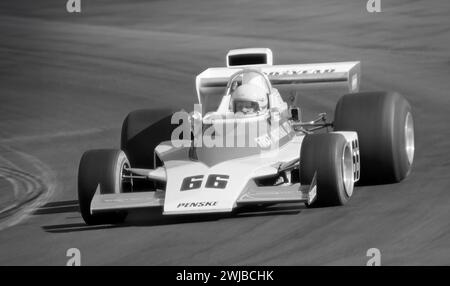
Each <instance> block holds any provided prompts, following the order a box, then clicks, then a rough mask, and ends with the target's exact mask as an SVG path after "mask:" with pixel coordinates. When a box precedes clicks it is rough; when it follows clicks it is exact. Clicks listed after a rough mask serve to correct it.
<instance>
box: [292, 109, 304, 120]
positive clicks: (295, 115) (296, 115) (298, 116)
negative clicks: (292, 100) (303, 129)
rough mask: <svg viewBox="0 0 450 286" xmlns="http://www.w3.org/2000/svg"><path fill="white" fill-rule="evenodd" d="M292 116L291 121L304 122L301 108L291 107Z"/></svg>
mask: <svg viewBox="0 0 450 286" xmlns="http://www.w3.org/2000/svg"><path fill="white" fill-rule="evenodd" d="M289 111H290V114H291V119H292V120H294V121H301V120H302V112H301V110H300V107H296V106H295V107H291V108H290V110H289Z"/></svg>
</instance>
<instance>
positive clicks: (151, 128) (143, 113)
mask: <svg viewBox="0 0 450 286" xmlns="http://www.w3.org/2000/svg"><path fill="white" fill-rule="evenodd" d="M172 114H173V112H172V111H171V110H168V109H155V110H153V109H140V110H135V111H132V112H130V113H129V114H128V115H127V117H126V118H125V120H124V122H123V124H122V134H121V141H120V146H121V149H122V150H123V151H124V152H125V153H126V155H127V157H128V158H129V160H130V163H131V166H132V167H133V168H145V169H153V168H154V167H155V165H157V163H158V162H155V160H154V149H155V148H156V146H158V144H160V143H161V142H162V141H167V140H170V139H171V135H172V131H173V130H174V129H175V128H176V127H177V125H172V124H171V118H172ZM155 163H156V164H155Z"/></svg>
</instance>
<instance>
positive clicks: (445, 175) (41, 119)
mask: <svg viewBox="0 0 450 286" xmlns="http://www.w3.org/2000/svg"><path fill="white" fill-rule="evenodd" d="M93 2H95V3H93ZM381 2H382V9H383V12H382V13H376V14H369V13H368V12H367V11H366V10H365V4H366V3H365V1H356V0H355V1H324V0H320V1H317V0H315V1H302V2H301V3H300V1H294V0H283V1H273V0H270V1H267V0H258V1H251V0H248V1H243V0H242V1H196V0H194V1H181V0H179V1H126V3H125V2H124V1H83V0H82V13H81V14H77V15H74V14H68V13H67V12H66V11H65V1H16V0H15V1H12V0H11V1H1V3H0V146H1V147H0V158H1V159H0V165H1V169H0V172H1V174H2V176H0V191H1V192H0V199H1V204H0V206H1V207H2V208H3V207H6V206H8V205H9V206H11V203H12V202H14V198H17V197H20V202H21V203H20V205H18V206H17V208H16V209H13V210H12V211H10V212H9V213H6V215H3V216H2V217H0V219H1V220H0V228H2V230H1V231H0V265H65V264H66V261H67V260H68V258H67V257H66V251H67V249H69V248H73V247H76V248H78V249H80V251H81V254H82V264H83V265H249V264H251V265H253V264H256V265H342V264H349V265H365V264H366V262H367V260H368V257H366V251H367V250H368V249H369V248H373V247H376V248H378V249H380V251H381V255H382V257H381V262H382V264H383V265H405V264H407V265H417V264H420V265H429V264H438V265H442V264H444V265H449V264H450V207H449V206H450V191H449V189H450V155H449V151H450V140H449V138H450V128H449V120H450V96H449V95H450V94H449V90H450V81H449V71H450V57H449V44H450V20H449V18H448V15H449V14H450V3H449V2H448V1H447V0H442V1H395V2H396V3H395V4H394V3H392V1H389V2H387V1H381ZM254 46H258V47H259V46H260V47H270V48H271V49H272V50H273V51H274V60H275V63H280V64H289V63H310V62H328V61H347V60H361V61H362V90H396V91H399V92H401V93H402V94H403V95H404V96H406V97H407V99H408V100H409V101H410V102H411V104H412V106H413V110H414V116H415V118H414V119H415V128H416V154H415V162H414V168H413V171H412V173H411V175H410V177H409V178H407V179H406V180H405V181H404V182H402V183H400V184H393V185H381V186H369V187H361V188H358V189H357V191H356V193H354V196H353V198H352V199H351V201H350V203H349V204H348V205H346V206H345V207H333V208H322V209H305V208H304V207H302V206H301V205H295V204H293V205H288V206H282V205H280V206H274V207H272V209H271V211H270V212H269V211H264V210H251V211H250V210H249V211H247V212H244V213H241V214H235V215H229V216H218V217H216V216H214V217H192V218H189V219H178V218H177V219H173V218H164V217H161V216H158V214H157V213H155V212H148V211H147V212H144V211H140V212H133V213H131V214H130V216H129V218H128V219H127V221H126V222H125V224H124V225H120V226H115V227H113V226H95V227H89V226H86V225H85V224H84V223H83V220H82V219H81V216H80V214H79V212H78V207H77V201H76V199H77V197H76V180H77V167H78V163H79V159H80V157H81V154H82V153H83V152H84V151H85V150H87V149H92V148H104V147H118V146H119V138H120V126H121V123H122V120H123V119H124V117H125V116H126V114H127V113H128V112H129V111H131V110H134V109H138V108H142V107H163V106H172V107H176V108H185V109H187V110H192V108H193V103H194V100H195V93H194V78H195V75H196V74H198V73H199V72H201V71H202V70H203V69H205V68H207V67H211V66H223V64H224V55H225V53H226V52H227V51H228V50H229V49H231V48H238V47H254ZM335 100H337V97H336V98H321V97H320V96H309V95H305V96H304V98H303V107H304V108H307V109H309V110H310V111H311V112H321V111H328V112H330V111H332V110H333V108H334V104H335V102H336V101H335ZM24 190H25V192H27V191H28V192H30V194H29V197H27V195H24V193H23V192H24ZM14 191H16V192H17V193H16V195H17V196H16V197H14V193H13V192H14ZM16 202H17V200H16Z"/></svg>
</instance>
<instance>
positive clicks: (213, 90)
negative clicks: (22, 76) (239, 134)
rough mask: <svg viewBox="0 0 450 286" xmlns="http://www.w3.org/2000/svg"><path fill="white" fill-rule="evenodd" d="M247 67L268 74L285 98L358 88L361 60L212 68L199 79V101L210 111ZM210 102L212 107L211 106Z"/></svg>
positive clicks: (197, 81)
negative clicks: (233, 77) (233, 78)
mask: <svg viewBox="0 0 450 286" xmlns="http://www.w3.org/2000/svg"><path fill="white" fill-rule="evenodd" d="M248 67H255V68H258V69H260V70H261V71H262V72H263V73H265V74H266V75H267V76H268V78H269V80H270V82H271V83H272V86H273V87H275V88H277V89H278V91H279V92H280V94H281V96H282V97H283V98H286V97H287V96H289V97H292V95H294V96H297V95H298V94H301V93H302V92H303V93H305V92H308V91H315V92H316V91H318V90H322V89H327V90H330V89H331V90H333V91H334V92H335V93H338V94H343V93H353V92H357V91H359V84H360V78H361V64H360V62H337V63H318V64H299V65H270V64H266V65H255V66H253V65H245V66H229V67H221V68H209V69H207V70H205V71H203V72H202V73H200V74H199V75H198V76H197V78H196V91H197V97H198V100H199V103H201V104H202V105H204V110H211V108H213V107H212V106H213V105H216V103H217V101H218V100H219V101H220V99H221V97H222V96H223V95H224V93H225V88H226V85H227V83H228V80H229V78H230V77H231V76H232V75H233V74H234V73H236V72H237V71H239V70H242V69H244V68H248ZM217 97H219V98H217ZM285 100H286V99H285ZM209 105H211V107H208V106H209ZM216 106H217V105H216Z"/></svg>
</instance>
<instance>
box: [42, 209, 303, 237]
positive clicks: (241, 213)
mask: <svg viewBox="0 0 450 286" xmlns="http://www.w3.org/2000/svg"><path fill="white" fill-rule="evenodd" d="M303 209H305V206H304V205H302V204H300V205H299V204H291V205H272V206H266V207H258V206H251V207H250V206H249V207H242V208H239V209H237V210H236V211H234V212H232V213H227V214H201V215H199V214H192V215H183V216H163V215H162V214H161V213H162V211H161V209H141V210H133V211H130V213H129V214H128V217H127V219H126V220H125V222H124V223H121V224H116V225H86V224H85V223H84V222H83V221H82V219H81V216H80V220H81V222H80V223H68V224H57V225H48V226H43V227H42V229H43V230H44V231H46V232H50V233H70V232H78V231H89V230H100V229H109V228H123V227H136V226H137V227H151V226H159V225H172V224H185V223H200V222H211V221H217V220H223V219H235V218H251V217H261V216H276V215H297V214H299V213H300V212H301V211H302V210H303ZM76 211H77V212H78V210H76Z"/></svg>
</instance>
